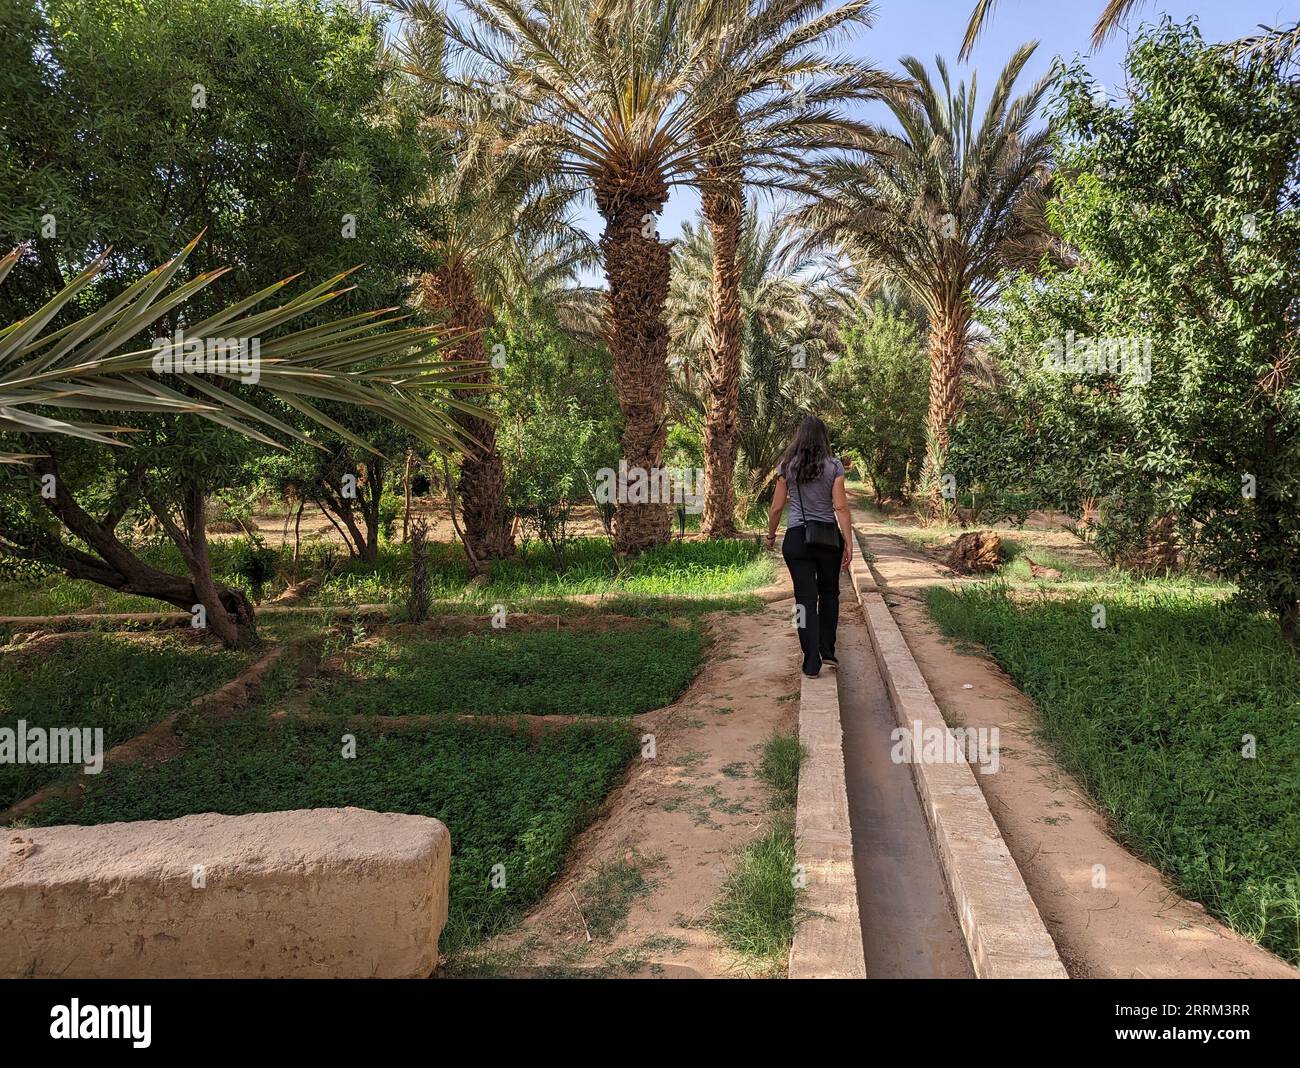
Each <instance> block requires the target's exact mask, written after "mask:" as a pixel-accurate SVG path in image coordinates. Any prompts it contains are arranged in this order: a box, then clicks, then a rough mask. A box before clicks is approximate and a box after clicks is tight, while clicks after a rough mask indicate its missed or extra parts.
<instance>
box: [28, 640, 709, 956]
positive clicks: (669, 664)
mask: <svg viewBox="0 0 1300 1068" xmlns="http://www.w3.org/2000/svg"><path fill="white" fill-rule="evenodd" d="M705 641H706V639H705V635H704V632H703V629H702V628H701V626H700V625H699V624H692V623H681V624H677V623H668V622H661V621H656V620H649V619H627V618H623V617H596V616H583V617H579V618H577V619H575V620H569V621H561V620H558V619H557V618H555V617H529V616H523V615H520V616H517V617H508V625H507V627H506V628H504V629H501V630H496V629H494V628H492V626H491V623H490V621H489V620H487V619H484V618H481V617H479V618H471V617H451V618H447V619H439V620H436V621H433V622H431V623H429V624H426V625H423V626H413V625H402V626H391V627H385V628H383V629H382V630H380V631H379V632H378V633H376V634H373V635H370V636H367V637H364V638H363V639H362V640H361V641H360V642H358V643H357V644H356V645H355V646H354V647H352V648H350V649H347V650H343V651H338V652H335V653H334V654H333V655H332V656H328V657H327V659H326V660H325V662H324V664H323V665H322V670H321V673H320V674H319V675H318V676H316V677H314V678H312V679H309V680H308V681H307V682H306V684H305V685H303V686H297V685H296V680H295V676H294V665H293V662H292V661H291V660H286V661H285V663H284V664H283V665H281V666H280V667H278V668H277V669H276V672H277V674H278V680H268V682H267V685H266V686H265V688H264V689H265V692H267V693H269V694H272V696H271V697H270V698H268V699H267V700H266V701H264V702H263V703H262V704H260V705H258V706H257V707H254V708H250V709H246V710H243V711H240V712H235V713H233V714H229V715H224V716H221V717H215V718H214V717H211V716H205V715H202V714H197V713H193V714H192V713H186V714H184V715H183V716H182V717H181V718H180V720H179V721H178V723H177V725H176V736H177V738H178V740H179V743H180V747H179V751H178V752H177V753H176V754H175V755H173V756H171V757H170V759H167V760H165V761H161V762H160V761H157V760H152V759H149V760H143V761H138V762H134V763H122V764H117V765H113V766H110V767H108V768H107V769H105V771H104V773H103V774H102V775H99V776H96V777H94V779H93V781H91V782H90V783H88V784H87V786H86V787H85V789H84V790H82V791H79V792H78V793H77V794H76V795H71V796H56V797H52V798H49V799H48V800H46V801H44V802H43V803H41V804H39V805H38V806H37V807H35V808H34V809H32V810H31V811H29V812H28V813H27V814H26V822H28V823H31V824H36V825H48V824H55V823H77V824H99V823H108V822H115V821H122V820H144V819H172V818H176V817H179V816H184V815H190V814H192V813H197V812H220V813H223V814H227V815H240V814H244V813H249V812H265V811H278V810H285V809H294V808H320V807H344V806H349V805H351V806H356V807H360V808H367V809H373V810H376V811H381V812H405V813H412V814H418V815H427V816H433V817H436V818H437V819H440V820H442V821H443V822H444V823H446V824H447V826H448V827H449V828H450V829H451V834H452V848H453V859H452V877H451V915H450V919H449V921H448V926H447V928H446V931H445V933H444V935H443V943H442V944H443V948H444V950H446V951H449V952H454V951H457V950H460V949H463V948H465V947H466V946H472V945H474V944H476V943H478V942H479V941H481V940H483V939H485V938H488V937H491V936H492V935H495V934H497V933H499V932H501V931H503V930H505V929H507V928H508V927H509V926H511V925H512V924H513V923H514V921H515V920H516V919H517V918H518V917H519V916H520V915H521V914H522V913H523V911H524V910H525V909H526V908H527V907H528V906H529V905H531V904H532V903H533V902H535V901H536V900H537V899H538V898H539V897H540V896H541V894H542V893H543V891H544V890H545V888H546V887H547V885H548V884H549V883H550V881H551V880H552V879H553V878H554V876H555V875H556V874H558V872H559V871H560V870H561V867H562V866H563V863H564V859H565V854H566V851H567V849H568V847H569V844H570V842H571V841H572V839H573V838H574V836H575V835H576V834H578V832H580V831H581V830H582V829H583V828H584V827H585V826H586V825H587V823H588V822H589V821H590V820H591V818H592V817H593V815H594V814H595V813H596V812H597V810H598V809H599V807H600V805H601V803H602V802H603V800H604V798H605V795H606V794H607V793H608V792H609V790H610V789H611V788H612V787H613V786H614V785H615V783H616V782H617V781H618V780H619V779H620V777H621V776H622V774H623V771H624V769H625V768H626V767H627V764H628V762H629V761H630V760H631V759H632V758H633V756H634V755H635V754H636V752H637V750H638V744H639V743H638V733H637V731H635V730H634V729H633V727H632V726H631V722H630V718H629V717H630V716H631V715H632V714H634V713H637V712H642V711H649V710H651V709H653V708H657V707H659V705H660V704H671V703H672V701H673V700H675V699H676V697H677V696H678V695H679V694H680V692H681V691H682V690H683V689H684V688H685V687H686V686H687V684H688V683H689V681H690V679H691V677H692V676H693V675H694V673H695V671H696V669H697V668H698V666H699V663H700V659H701V657H702V655H703V651H704V646H705ZM534 711H535V712H536V713H537V714H538V715H544V716H549V717H553V719H554V720H555V722H548V723H547V724H546V727H547V729H545V730H536V729H534V726H535V725H534V724H533V723H532V722H531V714H532V713H534ZM592 717H600V718H599V719H593V718H592Z"/></svg>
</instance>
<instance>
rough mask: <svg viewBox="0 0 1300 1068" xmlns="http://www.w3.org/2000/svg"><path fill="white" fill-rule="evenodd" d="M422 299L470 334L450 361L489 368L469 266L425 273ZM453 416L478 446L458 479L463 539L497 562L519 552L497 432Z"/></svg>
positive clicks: (482, 314) (486, 376)
mask: <svg viewBox="0 0 1300 1068" xmlns="http://www.w3.org/2000/svg"><path fill="white" fill-rule="evenodd" d="M424 296H425V300H426V302H427V303H428V304H429V305H430V306H431V307H433V308H436V309H439V310H441V311H443V312H445V313H446V319H445V320H444V321H445V322H446V323H447V325H448V326H449V327H451V328H452V329H454V330H457V331H466V332H467V336H466V337H463V338H461V339H460V340H458V341H454V342H453V343H451V344H449V345H448V346H447V347H446V350H445V351H446V354H447V355H446V358H447V359H449V360H467V361H472V362H475V363H483V364H485V365H486V363H487V348H486V346H485V345H484V342H483V330H484V328H485V327H486V325H487V311H486V309H485V308H484V307H483V302H482V301H481V300H480V299H479V296H478V289H477V287H476V286H475V284H474V279H473V276H472V275H471V274H470V272H469V270H468V269H467V268H466V267H465V264H464V263H462V262H460V261H459V260H453V261H452V262H450V263H446V264H443V265H442V266H441V267H439V268H438V269H437V270H435V271H433V272H431V273H430V274H427V275H425V277H424ZM490 379H491V371H490V369H489V368H488V367H486V366H485V367H484V369H483V370H482V371H480V372H479V373H477V374H474V375H471V376H467V377H466V379H465V380H466V381H467V382H476V383H482V382H487V381H490ZM456 396H457V398H458V399H460V400H463V401H467V402H471V403H475V404H481V403H482V401H483V394H482V392H481V391H478V390H457V391H456ZM452 414H453V418H454V419H455V420H456V423H457V425H458V426H460V428H461V429H462V430H464V431H465V433H466V434H468V435H469V437H470V438H472V439H473V441H474V442H475V443H476V444H475V445H474V446H472V447H471V449H470V451H469V452H467V453H466V454H465V456H464V457H463V458H462V460H461V463H460V477H459V479H458V481H457V495H458V496H459V497H460V504H461V513H462V518H463V519H464V522H465V538H466V540H467V541H468V542H469V544H470V547H471V549H472V555H473V556H474V558H476V559H478V560H499V559H501V558H502V557H506V556H510V555H511V554H513V553H514V551H515V540H514V535H513V533H512V531H511V527H510V516H509V513H508V512H507V510H506V500H505V492H506V476H505V466H504V465H503V464H502V462H501V454H500V453H499V452H498V451H497V433H496V428H495V427H494V426H493V425H492V424H491V423H490V422H488V421H487V420H486V419H480V418H478V417H477V416H472V415H468V414H466V413H464V412H453V413H452Z"/></svg>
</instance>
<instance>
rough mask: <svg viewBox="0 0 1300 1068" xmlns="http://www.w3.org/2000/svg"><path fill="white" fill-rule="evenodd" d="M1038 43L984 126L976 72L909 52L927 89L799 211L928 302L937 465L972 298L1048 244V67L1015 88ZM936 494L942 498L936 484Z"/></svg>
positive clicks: (811, 235)
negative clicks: (1040, 112)
mask: <svg viewBox="0 0 1300 1068" xmlns="http://www.w3.org/2000/svg"><path fill="white" fill-rule="evenodd" d="M1035 47H1036V45H1035V44H1026V45H1023V46H1022V47H1021V48H1020V49H1019V50H1018V51H1017V52H1016V53H1015V55H1014V56H1012V58H1011V60H1010V62H1008V64H1007V65H1006V67H1005V68H1004V69H1003V71H1002V74H1001V76H1000V77H999V78H998V81H997V84H996V85H995V86H994V89H993V95H992V98H991V99H990V101H989V104H988V107H987V109H986V110H985V112H984V117H983V120H982V121H981V122H980V125H979V127H978V129H976V127H975V119H976V102H975V87H974V82H973V80H972V84H971V86H970V87H969V89H968V88H967V86H966V85H965V83H961V84H959V85H958V86H957V89H956V91H955V92H954V91H953V88H952V86H951V83H950V81H949V78H948V69H947V66H946V65H945V64H944V62H943V60H942V59H936V65H937V67H938V71H939V76H940V82H941V89H942V91H941V92H940V91H939V90H938V89H937V88H936V86H935V85H934V83H933V82H932V80H931V78H930V75H929V73H928V72H927V71H926V69H925V67H924V65H923V64H922V63H921V62H920V61H919V60H917V59H915V58H913V57H910V56H909V57H907V58H905V59H904V60H903V61H902V63H903V66H904V68H905V69H906V70H907V72H908V73H909V74H911V75H912V77H913V78H914V79H915V81H916V83H917V86H918V89H919V91H918V94H917V96H916V97H915V98H914V99H912V100H898V99H895V100H890V101H889V107H890V109H891V111H892V112H893V114H894V117H895V119H896V120H897V122H898V125H899V127H900V131H899V132H898V133H888V134H882V135H881V136H880V137H879V138H878V139H877V140H876V141H875V143H874V144H873V145H872V149H871V153H870V154H869V155H868V156H866V157H865V158H861V159H859V158H853V157H845V158H843V159H840V160H836V161H834V162H832V163H830V164H827V165H825V166H821V167H817V168H815V169H814V172H813V174H812V176H811V178H810V180H809V186H808V192H809V194H810V196H811V200H810V202H809V203H808V204H807V205H806V206H804V207H803V208H801V209H799V210H798V211H797V212H796V213H794V216H793V218H792V219H791V225H793V226H796V227H798V228H800V229H801V230H802V231H803V232H804V234H805V241H806V243H807V245H808V246H809V247H816V246H819V245H827V244H829V245H837V246H838V247H839V248H840V249H841V250H842V251H844V252H845V253H847V254H848V255H849V256H850V257H852V258H854V259H855V260H856V261H857V262H858V263H860V264H861V265H865V266H866V267H867V268H868V269H869V270H872V271H874V272H876V273H879V274H883V275H890V276H893V277H894V278H895V279H896V280H897V281H898V282H899V283H901V284H902V286H903V287H904V288H905V289H907V290H908V291H909V292H910V293H911V294H912V295H913V296H914V297H915V298H916V299H917V301H918V302H919V303H920V304H922V305H923V306H924V308H925V310H926V313H927V315H928V317H929V349H930V403H929V414H928V426H929V432H930V436H931V442H932V444H931V448H930V452H929V456H928V457H927V464H928V467H929V473H930V475H931V476H933V475H935V474H936V473H937V467H938V464H939V457H940V455H941V454H942V452H943V450H945V449H946V448H947V446H948V437H949V428H950V427H951V425H952V423H953V420H954V419H955V418H956V416H957V413H958V412H959V411H960V409H961V406H962V367H963V364H964V362H965V359H966V356H967V349H968V345H969V342H970V337H971V323H972V316H973V312H974V309H975V308H976V307H978V306H980V305H982V304H984V303H986V302H988V301H989V300H991V299H992V298H993V297H994V296H995V295H996V293H997V291H998V285H999V280H1000V278H1001V276H1002V274H1003V272H1004V271H1007V270H1009V269H1016V268H1020V269H1033V268H1035V267H1036V266H1037V265H1038V263H1039V262H1040V261H1041V258H1042V256H1043V254H1044V253H1045V251H1046V250H1047V249H1048V248H1049V247H1050V235H1049V233H1048V231H1047V228H1046V223H1045V221H1044V219H1043V204H1044V200H1045V197H1046V195H1047V192H1048V190H1049V185H1050V181H1051V171H1050V159H1051V153H1050V144H1049V140H1048V135H1047V132H1046V130H1043V129H1039V130H1034V129H1032V128H1031V125H1032V122H1033V119H1034V114H1035V112H1036V111H1037V109H1038V107H1039V104H1040V103H1041V102H1042V98H1043V95H1044V94H1045V92H1046V90H1047V87H1048V84H1049V79H1048V78H1043V79H1042V80H1040V81H1038V82H1037V83H1035V84H1034V85H1033V86H1032V87H1031V88H1030V89H1029V91H1028V92H1026V93H1024V94H1023V95H1021V96H1018V97H1015V98H1014V99H1013V98H1012V95H1011V94H1012V90H1013V88H1014V85H1015V82H1016V79H1017V77H1018V76H1019V75H1020V72H1021V70H1022V69H1023V68H1024V66H1025V63H1026V62H1027V61H1028V59H1029V57H1030V56H1031V55H1032V54H1033V52H1034V49H1035ZM930 481H931V483H932V484H934V485H936V486H937V480H936V479H934V478H931V480H930ZM931 503H932V506H937V505H938V500H937V490H936V495H935V497H934V499H932V502H931Z"/></svg>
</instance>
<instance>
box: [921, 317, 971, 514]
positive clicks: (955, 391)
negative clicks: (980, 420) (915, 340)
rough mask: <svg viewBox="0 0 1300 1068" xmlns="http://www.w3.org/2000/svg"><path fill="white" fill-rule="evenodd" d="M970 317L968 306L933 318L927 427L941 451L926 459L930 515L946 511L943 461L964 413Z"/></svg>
mask: <svg viewBox="0 0 1300 1068" xmlns="http://www.w3.org/2000/svg"><path fill="white" fill-rule="evenodd" d="M969 333H970V317H969V315H968V314H967V311H966V308H965V306H964V305H961V304H958V305H956V306H954V307H950V308H946V309H944V311H943V312H942V313H941V314H939V315H932V316H931V318H930V410H929V414H928V416H927V425H928V426H929V429H930V434H931V441H932V445H933V446H934V447H935V448H936V449H937V450H938V454H937V455H936V454H935V453H934V452H932V453H931V454H930V455H927V456H926V466H927V467H928V468H929V471H928V472H927V476H928V477H927V478H926V482H927V484H928V485H929V486H930V500H929V507H930V514H931V515H932V516H934V515H938V514H939V513H940V512H942V510H943V497H942V485H941V481H940V480H941V479H942V477H943V474H944V473H943V471H941V470H939V469H938V468H939V465H940V462H941V460H940V458H941V457H942V455H943V454H944V453H946V452H947V451H948V444H949V441H950V440H951V436H952V435H951V431H952V424H953V423H954V422H956V420H957V416H958V415H959V414H960V413H961V409H962V403H963V400H964V396H963V391H962V377H961V373H962V365H963V364H964V363H965V361H966V346H967V344H968V342H969Z"/></svg>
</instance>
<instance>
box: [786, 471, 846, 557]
mask: <svg viewBox="0 0 1300 1068" xmlns="http://www.w3.org/2000/svg"><path fill="white" fill-rule="evenodd" d="M794 491H795V492H796V493H797V494H799V511H800V513H803V490H801V489H800V488H799V472H798V471H796V472H795V473H794ZM803 543H804V544H805V545H813V546H817V547H819V548H824V549H838V548H839V547H840V527H839V524H838V523H826V522H823V521H822V520H820V519H809V518H808V516H807V515H806V514H805V515H804V517H803Z"/></svg>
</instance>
